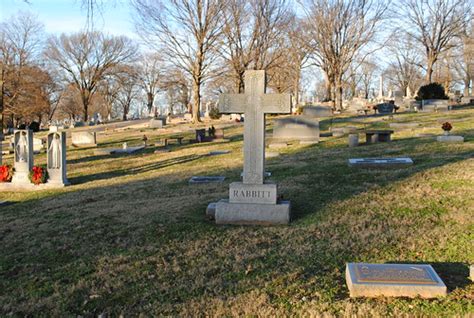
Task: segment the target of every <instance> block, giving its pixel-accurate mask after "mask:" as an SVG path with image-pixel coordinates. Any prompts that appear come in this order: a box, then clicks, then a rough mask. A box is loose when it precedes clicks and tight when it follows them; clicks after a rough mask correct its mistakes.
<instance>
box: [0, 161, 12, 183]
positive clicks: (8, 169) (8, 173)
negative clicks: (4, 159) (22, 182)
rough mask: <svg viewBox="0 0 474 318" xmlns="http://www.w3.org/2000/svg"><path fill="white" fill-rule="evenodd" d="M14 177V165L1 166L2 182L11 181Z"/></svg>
mask: <svg viewBox="0 0 474 318" xmlns="http://www.w3.org/2000/svg"><path fill="white" fill-rule="evenodd" d="M12 178H13V167H12V166H11V165H3V166H0V182H11V181H12Z"/></svg>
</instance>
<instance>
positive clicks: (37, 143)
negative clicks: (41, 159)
mask: <svg viewBox="0 0 474 318" xmlns="http://www.w3.org/2000/svg"><path fill="white" fill-rule="evenodd" d="M42 149H43V140H41V139H40V138H33V153H35V154H38V153H40V152H41V150H42Z"/></svg>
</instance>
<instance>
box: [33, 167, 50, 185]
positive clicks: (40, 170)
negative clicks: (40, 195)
mask: <svg viewBox="0 0 474 318" xmlns="http://www.w3.org/2000/svg"><path fill="white" fill-rule="evenodd" d="M28 178H29V179H30V181H31V183H33V184H35V185H39V184H42V183H46V181H48V171H47V170H46V168H44V167H39V166H34V167H33V169H31V171H30V173H29V175H28Z"/></svg>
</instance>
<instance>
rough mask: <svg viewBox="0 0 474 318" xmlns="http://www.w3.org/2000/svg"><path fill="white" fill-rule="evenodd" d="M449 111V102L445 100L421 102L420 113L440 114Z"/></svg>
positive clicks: (425, 100)
mask: <svg viewBox="0 0 474 318" xmlns="http://www.w3.org/2000/svg"><path fill="white" fill-rule="evenodd" d="M448 110H449V101H448V100H447V99H424V100H422V101H421V110H420V111H422V112H428V113H430V112H440V111H448Z"/></svg>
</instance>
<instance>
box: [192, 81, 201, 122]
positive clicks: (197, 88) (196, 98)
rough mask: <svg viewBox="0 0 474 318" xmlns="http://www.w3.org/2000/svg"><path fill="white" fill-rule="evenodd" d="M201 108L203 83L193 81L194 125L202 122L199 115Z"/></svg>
mask: <svg viewBox="0 0 474 318" xmlns="http://www.w3.org/2000/svg"><path fill="white" fill-rule="evenodd" d="M200 106H201V83H200V82H199V81H198V80H194V81H193V107H192V114H193V123H194V124H197V123H199V122H201V116H200V114H199V110H200Z"/></svg>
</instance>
